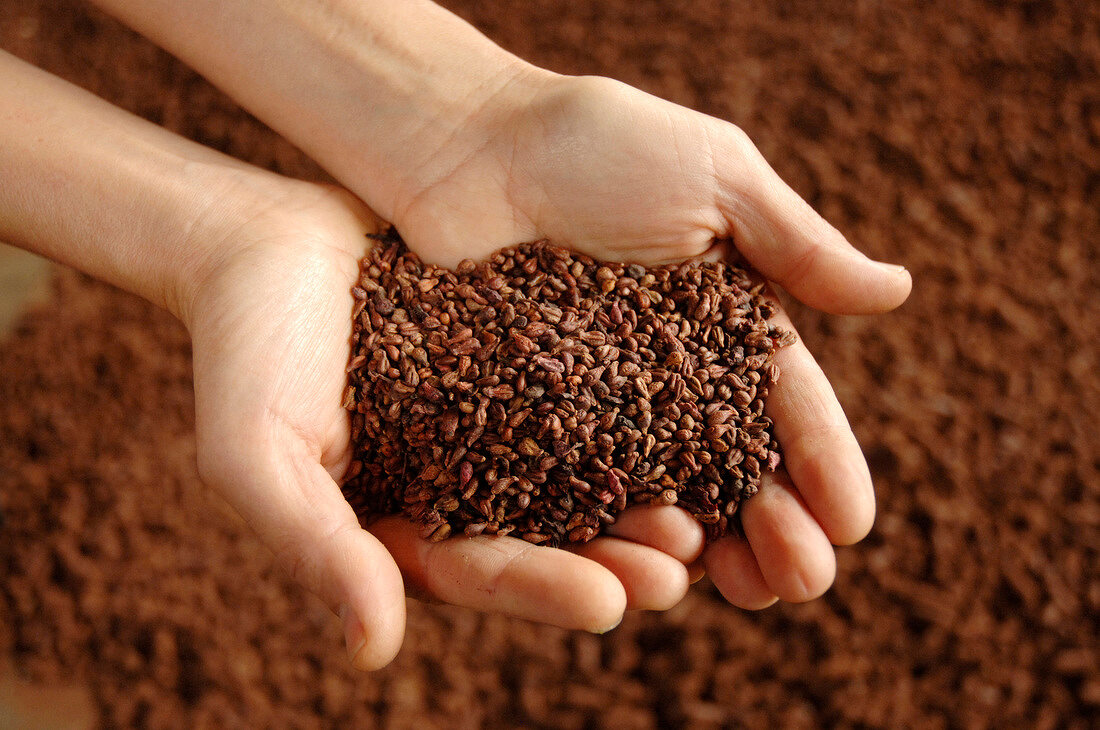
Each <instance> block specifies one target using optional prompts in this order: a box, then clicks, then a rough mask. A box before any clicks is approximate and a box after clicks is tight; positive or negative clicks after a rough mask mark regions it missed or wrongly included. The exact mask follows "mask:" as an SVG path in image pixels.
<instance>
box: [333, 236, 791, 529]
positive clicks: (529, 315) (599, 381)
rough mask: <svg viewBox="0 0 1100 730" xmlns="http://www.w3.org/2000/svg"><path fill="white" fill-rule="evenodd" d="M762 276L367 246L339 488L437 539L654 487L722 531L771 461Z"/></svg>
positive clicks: (518, 525) (643, 494) (641, 495)
mask: <svg viewBox="0 0 1100 730" xmlns="http://www.w3.org/2000/svg"><path fill="white" fill-rule="evenodd" d="M762 292H763V289H762V288H760V287H759V286H757V284H756V283H755V282H753V281H752V279H751V278H750V277H749V276H748V275H746V274H745V273H744V272H741V271H740V270H738V269H735V268H734V267H732V266H730V265H728V264H711V263H700V262H691V263H687V264H683V265H679V266H663V267H657V268H654V269H650V270H647V269H645V268H644V267H641V266H638V265H636V264H632V265H629V266H623V265H619V264H603V263H599V262H595V261H593V260H592V259H590V258H588V257H585V256H582V255H580V254H574V253H570V252H567V251H563V250H561V249H555V248H553V247H551V246H549V245H548V244H546V243H545V242H538V243H534V244H525V245H523V246H519V247H517V248H515V249H509V250H507V251H502V252H499V253H497V254H495V255H494V256H493V257H492V258H491V259H490V260H489V261H488V262H485V263H482V264H476V263H474V262H472V261H464V262H463V263H462V264H460V265H459V268H458V269H457V270H456V271H446V270H443V269H439V268H437V267H432V266H429V265H426V264H423V263H422V262H420V261H419V260H418V259H416V258H415V257H413V256H412V255H411V254H409V253H408V252H407V251H405V249H404V248H403V244H401V243H400V241H397V240H392V241H391V242H390V243H389V244H388V245H385V246H379V247H376V248H375V249H374V250H373V251H372V254H371V257H369V258H368V259H366V260H364V262H363V263H362V266H361V276H360V281H359V283H358V285H357V286H356V287H355V288H354V289H353V291H352V295H353V297H354V301H355V304H354V306H353V309H352V317H353V352H352V353H351V356H350V357H349V360H348V368H347V369H348V382H349V385H348V387H347V388H346V389H345V390H344V392H343V393H342V398H341V400H342V404H343V406H344V408H346V409H347V410H348V411H350V413H351V417H352V423H351V430H352V437H353V442H354V452H353V455H352V459H351V464H352V466H351V467H349V470H348V473H347V475H345V485H344V491H345V494H347V495H348V500H349V502H351V503H352V504H353V506H354V507H355V508H356V511H357V512H359V513H360V514H361V515H363V514H366V515H370V514H382V513H384V512H386V511H404V512H405V514H406V515H407V516H409V517H410V518H411V519H413V520H414V521H416V522H417V523H419V524H420V525H422V526H423V527H424V529H425V531H426V532H424V533H423V534H424V535H425V536H426V537H428V538H429V539H443V538H444V537H445V536H447V535H448V534H451V532H452V531H461V532H462V533H463V534H472V535H476V534H484V533H489V534H497V535H506V534H508V533H509V532H511V531H513V530H518V532H517V534H518V535H520V536H521V537H523V538H524V539H528V540H530V541H532V542H536V543H537V544H550V545H556V544H558V542H559V541H561V540H568V541H583V540H588V539H591V538H592V537H593V536H594V535H595V534H596V532H598V530H599V529H601V528H602V526H603V525H607V524H611V523H613V522H614V520H615V518H616V516H617V514H618V513H619V512H620V511H621V510H623V509H625V508H626V507H627V506H628V505H629V504H631V503H633V502H636V501H645V500H653V501H655V502H656V503H658V504H664V503H673V502H676V503H680V504H682V505H688V506H689V507H690V509H691V511H692V512H693V513H694V514H696V516H697V518H698V519H700V521H702V522H704V524H706V525H707V530H706V534H707V537H708V539H713V538H715V537H717V536H719V535H720V534H722V533H723V532H724V531H725V530H726V529H728V527H729V525H731V524H735V523H736V520H737V519H739V518H738V517H737V515H738V514H739V512H738V509H737V506H738V505H739V504H740V502H741V501H742V500H743V499H745V498H747V497H749V496H751V495H752V494H753V493H755V491H756V490H757V488H758V481H759V476H760V474H761V473H762V472H764V471H768V470H771V469H775V468H777V467H778V466H779V459H780V457H779V452H778V445H777V444H776V443H775V442H774V439H773V438H772V436H771V422H770V421H769V420H767V419H766V418H764V417H763V416H762V412H763V408H764V399H765V397H766V396H767V392H768V388H769V385H770V384H771V383H772V382H774V381H775V379H776V378H777V377H778V376H779V373H778V370H777V368H776V367H775V365H774V363H773V362H771V354H772V352H773V351H774V349H775V347H776V346H778V345H779V344H780V343H788V342H791V341H793V336H791V335H788V334H787V333H785V332H783V331H781V330H779V329H777V328H774V327H773V326H771V325H770V324H769V323H768V322H767V321H766V318H767V317H768V316H770V314H771V311H772V309H771V305H770V304H768V303H767V302H765V301H764V300H762V299H761V298H760V297H761V296H762ZM544 446H545V448H544ZM475 471H476V474H475ZM443 515H446V516H447V517H446V520H444V518H443ZM567 524H568V527H567ZM444 526H446V527H444Z"/></svg>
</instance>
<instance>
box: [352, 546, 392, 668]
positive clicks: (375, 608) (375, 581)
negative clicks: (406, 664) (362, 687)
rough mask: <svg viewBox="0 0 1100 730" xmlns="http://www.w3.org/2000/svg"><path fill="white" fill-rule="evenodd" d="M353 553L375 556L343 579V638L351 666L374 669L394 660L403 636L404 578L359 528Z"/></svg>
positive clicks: (389, 558) (387, 557)
mask: <svg viewBox="0 0 1100 730" xmlns="http://www.w3.org/2000/svg"><path fill="white" fill-rule="evenodd" d="M356 540H358V541H361V544H360V545H359V546H357V547H353V548H352V550H354V551H355V553H353V554H358V555H369V554H371V553H372V552H374V553H375V555H374V558H373V559H372V560H370V561H369V562H368V563H367V564H366V565H363V564H359V565H358V566H355V565H354V563H353V562H352V561H349V568H351V569H349V570H348V571H347V572H346V573H345V575H344V577H343V580H344V582H345V589H344V592H345V595H346V596H347V598H346V599H345V602H344V603H343V604H341V606H340V611H339V613H340V617H341V620H342V622H343V628H344V641H345V644H346V645H347V650H348V656H349V658H350V659H351V663H352V666H354V667H355V668H356V669H359V670H361V671H373V670H376V669H381V668H382V667H384V666H386V665H387V664H389V663H390V662H391V661H393V659H394V657H396V656H397V653H398V651H400V649H401V644H402V642H403V641H404V636H405V622H406V607H405V595H404V593H405V589H404V581H403V579H402V577H401V572H400V570H399V569H398V567H397V564H396V563H395V562H394V561H393V559H392V558H391V557H390V556H389V554H388V553H386V551H385V548H384V547H383V546H382V545H381V543H379V542H378V541H377V540H376V539H375V538H374V536H372V535H370V533H367V532H365V531H360V533H359V534H358V535H357V536H356Z"/></svg>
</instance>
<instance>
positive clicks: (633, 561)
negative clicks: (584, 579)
mask: <svg viewBox="0 0 1100 730" xmlns="http://www.w3.org/2000/svg"><path fill="white" fill-rule="evenodd" d="M574 551H575V552H576V553H577V554H578V555H582V556H584V557H585V558H588V559H589V560H593V561H595V562H597V563H599V564H600V565H602V566H603V567H605V568H607V569H608V570H610V571H611V572H612V573H613V574H614V575H615V577H616V578H617V580H618V582H619V584H620V585H621V586H622V587H623V590H624V592H625V594H626V609H627V610H646V611H664V610H667V609H669V608H672V607H673V606H675V605H676V604H677V603H679V602H680V601H681V600H682V599H683V597H684V596H685V595H687V591H688V586H689V585H690V583H689V581H688V571H687V567H686V566H685V565H684V564H683V563H681V562H680V561H679V560H677V559H676V558H674V557H672V556H670V555H668V554H666V553H665V552H663V551H661V550H658V549H654V548H651V547H648V546H646V545H639V544H637V543H634V542H630V541H628V540H620V539H618V538H614V537H600V538H597V539H595V540H593V541H592V542H590V543H587V544H585V545H581V546H578V547H576V548H574Z"/></svg>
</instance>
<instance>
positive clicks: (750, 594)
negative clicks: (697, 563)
mask: <svg viewBox="0 0 1100 730" xmlns="http://www.w3.org/2000/svg"><path fill="white" fill-rule="evenodd" d="M703 565H704V566H705V567H706V572H707V575H709V576H710V580H711V582H712V583H714V586H715V587H716V588H717V589H718V591H719V592H720V593H721V594H722V596H723V597H724V598H725V599H726V600H727V601H729V602H730V603H732V604H733V605H735V606H737V607H738V608H745V609H748V610H750V611H756V610H759V609H761V608H767V607H768V606H770V605H772V604H773V603H775V602H776V601H778V600H779V598H778V596H776V595H775V591H773V590H772V589H771V588H770V587H769V586H768V582H767V581H766V580H764V575H763V574H762V573H761V572H760V566H759V565H758V564H757V562H756V556H755V555H754V554H753V552H752V548H751V547H749V544H748V543H747V542H745V539H744V538H743V537H741V536H739V535H730V536H729V537H723V538H722V539H720V540H717V541H715V542H713V543H711V544H710V545H708V546H707V550H706V552H705V553H703Z"/></svg>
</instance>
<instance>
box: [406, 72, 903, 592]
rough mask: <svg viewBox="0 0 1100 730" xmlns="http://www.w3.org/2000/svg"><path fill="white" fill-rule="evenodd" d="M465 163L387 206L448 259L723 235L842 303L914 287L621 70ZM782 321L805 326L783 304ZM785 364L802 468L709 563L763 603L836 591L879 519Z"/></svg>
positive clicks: (523, 117) (809, 382) (789, 428)
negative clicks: (618, 76) (548, 244)
mask: <svg viewBox="0 0 1100 730" xmlns="http://www.w3.org/2000/svg"><path fill="white" fill-rule="evenodd" d="M455 159H457V160H459V162H457V163H456V164H450V165H447V164H443V165H438V164H437V165H435V167H434V168H433V169H432V170H431V171H430V172H426V173H423V174H422V175H421V179H422V180H423V184H422V185H420V186H413V187H411V188H408V189H407V190H406V196H405V197H404V198H403V199H401V200H400V202H399V203H398V204H397V205H396V206H395V207H394V209H393V210H392V211H387V212H388V213H390V214H392V215H393V217H394V220H395V222H396V224H397V226H398V229H399V230H400V231H401V232H402V234H403V235H404V236H405V238H406V240H407V241H408V243H409V246H410V247H411V248H413V250H415V251H417V252H418V253H420V254H421V255H422V256H423V257H424V258H427V259H429V260H433V261H435V262H438V263H442V264H445V265H453V264H455V263H457V262H458V261H459V260H460V259H462V258H465V257H468V256H474V257H476V256H483V255H487V254H489V253H491V252H492V251H493V250H495V249H497V248H500V247H501V246H505V245H510V244H514V243H516V242H520V241H527V240H534V239H539V238H548V239H550V240H551V241H553V242H555V243H558V244H561V245H566V246H569V247H571V248H575V249H577V250H580V251H582V252H584V253H587V254H590V255H592V256H595V257H598V258H605V259H615V260H628V261H629V260H632V261H638V262H642V263H649V264H653V263H662V262H668V261H678V260H683V259H685V258H689V257H693V256H700V255H708V256H712V257H716V256H721V255H723V253H724V249H723V248H722V247H721V246H715V245H714V243H715V241H716V240H718V239H725V238H732V239H733V240H734V242H735V243H736V245H737V247H738V249H739V250H740V252H741V253H742V254H743V255H745V256H746V257H747V258H748V259H749V260H750V262H751V263H753V264H754V265H755V266H756V267H757V268H759V269H760V270H761V271H762V272H763V273H764V274H765V275H766V276H768V277H769V278H770V279H772V280H775V281H777V282H779V283H781V284H783V285H784V286H785V287H787V288H788V289H789V290H790V291H791V292H792V293H793V294H794V295H795V296H797V297H798V298H800V299H802V300H803V301H805V302H806V303H808V304H811V305H813V306H817V307H819V308H822V309H826V310H828V311H834V312H844V313H857V312H873V311H883V310H886V309H890V308H892V307H894V306H896V305H897V304H898V303H900V302H901V301H902V300H903V299H904V298H905V295H906V294H907V292H908V288H909V279H908V276H907V275H906V274H904V273H902V272H900V271H898V270H896V269H889V268H883V267H881V266H877V265H876V264H874V263H873V262H871V261H870V260H868V259H867V258H866V257H864V256H863V255H862V254H860V253H858V252H857V251H856V250H855V249H854V248H852V247H851V246H850V245H849V244H848V243H847V241H845V240H844V239H843V237H842V236H841V235H840V234H839V233H838V232H837V231H836V230H835V229H833V228H832V227H831V226H829V225H828V224H827V223H826V222H825V221H824V220H822V219H821V218H820V217H819V216H817V214H816V213H814V211H813V210H812V209H811V208H810V207H809V206H808V205H806V203H805V202H804V201H802V200H801V199H800V198H798V196H797V195H796V194H795V193H794V192H793V191H791V190H790V188H788V187H787V186H786V185H785V184H783V182H782V181H781V180H780V179H779V178H778V177H777V176H776V175H775V173H774V172H773V171H772V170H771V168H770V167H769V166H768V165H767V163H766V162H765V161H764V160H763V158H762V157H761V156H760V155H759V153H758V152H757V151H756V150H755V148H754V147H753V146H752V145H751V143H750V142H749V141H748V139H747V137H745V135H744V134H743V133H742V132H741V131H740V130H738V129H737V128H735V127H733V126H732V125H730V124H727V123H725V122H721V121H719V120H716V119H713V118H710V117H707V116H705V115H702V114H698V113H696V112H693V111H690V110H688V109H684V108H682V107H678V106H676V105H674V104H670V103H668V102H664V101H661V100H659V99H656V98H654V97H651V96H648V95H646V94H644V93H642V92H640V91H637V90H636V89H632V88H630V87H627V86H625V85H623V84H619V83H617V82H614V81H611V80H608V79H598V78H589V79H571V80H569V81H567V82H564V84H563V85H560V86H554V87H553V88H552V89H551V90H550V91H548V92H546V93H543V94H541V95H540V96H538V97H537V98H536V100H535V101H533V102H531V103H529V104H526V105H524V106H523V107H522V108H521V109H520V111H518V112H516V111H512V112H510V113H508V114H504V115H503V116H502V118H501V119H500V124H499V133H497V134H490V135H489V136H488V141H487V142H486V143H485V144H484V145H483V146H482V147H481V148H480V149H478V150H477V151H476V152H475V153H473V154H465V155H460V156H458V157H456V158H455ZM777 321H778V322H779V323H781V324H783V325H785V326H786V327H788V328H792V329H793V327H792V326H791V324H790V322H789V320H788V319H787V318H786V315H785V314H783V313H782V312H780V314H779V315H778V317H777ZM776 360H777V363H778V364H779V366H780V369H781V371H782V372H783V376H782V378H781V379H780V381H779V383H778V384H777V386H776V387H775V388H774V389H773V391H772V394H771V397H770V398H769V403H768V409H769V412H770V415H771V416H772V418H773V420H774V421H775V424H776V432H777V436H778V438H779V440H780V443H781V444H782V445H783V446H784V450H785V452H786V455H787V458H786V467H787V471H788V472H789V475H790V476H789V477H788V476H787V473H786V472H784V473H783V474H780V475H777V478H776V479H774V480H771V481H770V482H768V483H766V484H765V486H764V489H763V490H762V492H761V494H760V496H758V497H757V498H755V499H754V500H752V501H750V502H749V503H747V505H746V509H745V511H744V514H743V523H744V526H745V533H746V538H747V540H743V539H730V540H725V541H722V542H719V543H716V544H715V545H714V546H713V547H712V548H711V549H710V550H709V551H708V553H707V555H706V556H705V564H706V566H707V569H708V572H710V573H711V575H712V577H713V578H714V580H715V582H716V583H717V584H718V585H719V587H720V588H721V589H722V590H723V592H724V593H725V594H726V595H727V597H728V598H730V600H731V601H733V602H734V603H737V604H738V605H742V606H747V607H749V606H751V607H759V606H763V605H767V604H768V603H770V602H771V601H773V600H775V598H776V596H778V597H781V598H785V599H788V600H806V599H808V598H811V597H814V596H816V595H818V594H819V593H821V592H822V591H823V590H825V589H826V588H827V587H828V585H829V584H830V583H831V582H832V579H833V574H834V571H835V562H834V560H835V559H834V555H833V551H832V549H831V546H830V542H833V543H836V544H847V543H851V542H855V541H856V540H859V539H860V538H861V537H863V535H865V534H866V532H867V530H869V529H870V525H871V521H872V519H873V515H874V496H873V492H872V490H871V483H870V477H869V474H868V472H867V466H866V463H865V461H864V459H863V456H862V453H861V452H860V449H859V446H858V444H857V443H856V441H855V439H854V437H853V435H852V432H851V429H850V428H849V426H848V423H847V420H846V418H845V417H844V413H843V411H842V410H841V408H840V406H839V404H838V403H837V401H836V398H835V396H834V395H833V392H832V389H831V387H830V386H829V383H828V381H827V380H826V379H825V377H824V375H823V374H822V372H821V370H820V368H818V367H817V365H816V363H815V362H814V360H813V358H812V356H811V355H810V354H809V352H808V351H807V350H806V348H805V347H804V346H803V345H802V344H801V343H798V344H796V345H794V346H792V347H789V348H786V349H784V350H782V351H781V352H780V353H779V354H778V355H777V358H776ZM792 480H793V484H792V483H791V482H792Z"/></svg>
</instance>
